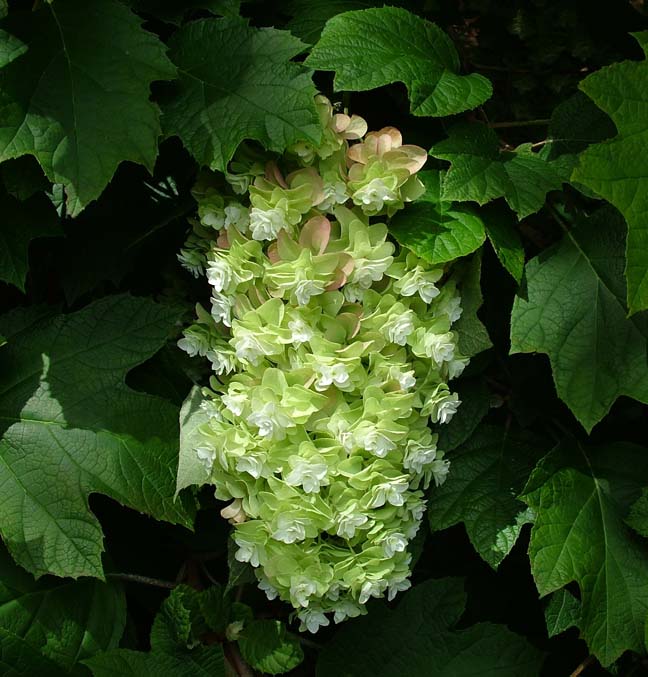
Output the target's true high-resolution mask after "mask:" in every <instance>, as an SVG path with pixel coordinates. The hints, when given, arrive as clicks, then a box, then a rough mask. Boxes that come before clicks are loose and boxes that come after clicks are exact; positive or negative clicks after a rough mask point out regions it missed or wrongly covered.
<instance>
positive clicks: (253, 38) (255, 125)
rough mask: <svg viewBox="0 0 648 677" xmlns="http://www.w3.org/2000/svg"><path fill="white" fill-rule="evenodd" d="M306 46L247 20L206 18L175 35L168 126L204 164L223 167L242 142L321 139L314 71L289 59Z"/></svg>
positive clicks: (278, 147)
mask: <svg viewBox="0 0 648 677" xmlns="http://www.w3.org/2000/svg"><path fill="white" fill-rule="evenodd" d="M304 48H305V45H304V43H302V42H301V41H300V40H298V39H297V38H295V37H294V36H292V35H291V34H290V33H288V32H287V31H278V30H275V29H274V28H264V29H258V28H252V27H250V26H248V25H247V23H246V22H245V21H244V20H243V19H205V20H202V21H194V22H192V23H190V24H188V25H187V26H184V27H183V28H181V29H180V30H179V31H178V32H177V33H176V34H175V35H174V36H173V39H172V40H171V43H170V50H171V51H170V53H171V58H172V59H173V61H174V62H175V64H176V65H177V66H178V72H179V77H180V83H179V86H178V88H177V92H176V95H175V96H174V97H173V98H172V99H171V100H170V101H168V102H167V104H166V106H165V108H164V113H165V116H164V123H165V130H166V133H167V134H168V135H174V134H175V135H177V136H179V137H180V138H181V139H182V141H183V143H184V144H185V146H186V147H187V149H188V150H189V151H190V152H191V153H192V155H193V156H194V157H195V158H196V160H198V162H199V163H200V164H201V165H207V166H208V167H210V168H211V169H218V170H221V171H223V170H225V167H226V166H227V163H228V162H229V161H230V159H231V158H232V155H233V154H234V151H235V150H236V148H237V146H238V145H239V144H240V143H241V141H243V140H244V139H254V140H256V141H259V142H261V143H262V144H263V145H264V146H265V147H266V148H268V149H269V150H273V151H282V150H284V149H285V148H286V147H287V146H289V145H291V144H293V143H295V142H297V141H299V140H307V141H313V142H317V141H318V140H319V138H320V136H321V128H320V125H319V118H318V116H317V112H316V110H315V103H314V97H315V87H314V85H313V82H312V80H311V77H310V72H309V71H307V70H306V69H305V68H304V67H303V66H302V65H300V64H297V63H293V62H292V61H291V59H292V58H293V57H294V56H296V55H297V54H299V53H300V52H302V51H303V49H304Z"/></svg>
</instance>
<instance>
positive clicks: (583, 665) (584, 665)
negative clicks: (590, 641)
mask: <svg viewBox="0 0 648 677" xmlns="http://www.w3.org/2000/svg"><path fill="white" fill-rule="evenodd" d="M594 661H596V658H595V657H594V656H593V655H592V654H590V655H589V656H588V657H587V658H586V659H585V660H584V661H582V662H581V663H580V664H579V665H578V666H577V667H576V669H575V670H574V672H572V673H571V675H569V677H578V676H579V675H580V674H581V673H582V672H584V671H585V670H586V669H587V668H588V667H589V666H590V665H592V663H594Z"/></svg>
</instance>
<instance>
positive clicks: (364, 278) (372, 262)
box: [349, 256, 394, 289]
mask: <svg viewBox="0 0 648 677" xmlns="http://www.w3.org/2000/svg"><path fill="white" fill-rule="evenodd" d="M393 261H394V257H393V256H385V258H383V259H360V258H359V259H356V260H355V262H354V267H353V272H352V273H351V277H350V278H349V282H351V283H352V284H356V285H358V286H359V287H361V288H362V289H369V287H371V285H372V284H373V283H374V282H380V280H382V279H383V276H384V275H385V271H386V270H387V269H388V268H389V266H391V264H392V263H393Z"/></svg>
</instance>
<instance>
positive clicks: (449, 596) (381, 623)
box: [317, 578, 542, 677]
mask: <svg viewBox="0 0 648 677" xmlns="http://www.w3.org/2000/svg"><path fill="white" fill-rule="evenodd" d="M465 602H466V597H465V594H464V592H463V583H462V581H461V580H459V579H454V578H445V579H441V580H429V581H426V582H425V583H422V584H421V585H419V586H417V587H415V588H413V589H412V590H410V591H409V592H408V593H406V594H405V595H404V597H403V598H402V600H401V601H400V603H399V605H398V607H397V608H396V610H395V611H390V610H389V609H388V608H387V607H386V606H384V605H382V606H375V607H374V609H373V611H372V612H371V613H370V614H369V615H368V616H365V617H363V618H359V619H357V620H353V621H349V622H347V623H346V624H345V625H344V626H343V627H342V628H341V629H340V630H339V632H338V633H337V635H335V637H334V638H333V640H332V642H331V643H330V644H328V645H327V646H326V647H325V648H324V650H323V651H322V653H321V654H320V659H319V662H318V665H317V675H318V677H329V675H330V676H331V677H392V676H393V677H402V676H403V675H407V677H430V675H434V677H468V676H470V677H474V676H475V675H480V677H533V676H534V675H538V674H539V671H540V665H541V662H542V654H541V653H540V652H539V651H538V650H537V649H535V648H534V647H532V646H531V645H530V644H528V643H527V642H526V640H524V639H522V638H521V637H520V636H519V635H516V634H514V633H512V632H510V631H509V630H508V629H507V628H505V627H504V626H502V625H493V624H491V623H477V624H476V625H473V626H471V627H469V628H467V629H465V630H455V629H454V626H455V625H456V624H457V622H458V621H459V618H460V617H461V614H462V613H463V610H464V606H465Z"/></svg>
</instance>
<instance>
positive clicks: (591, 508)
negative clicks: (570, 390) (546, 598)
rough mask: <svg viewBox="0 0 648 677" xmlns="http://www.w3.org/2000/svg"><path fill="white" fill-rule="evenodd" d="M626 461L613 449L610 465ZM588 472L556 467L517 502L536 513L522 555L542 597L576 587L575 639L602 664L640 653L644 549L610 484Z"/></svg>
mask: <svg viewBox="0 0 648 677" xmlns="http://www.w3.org/2000/svg"><path fill="white" fill-rule="evenodd" d="M581 452H582V453H583V455H584V456H585V457H586V458H587V451H586V450H584V449H581ZM608 454H609V452H608ZM631 459H632V456H631V457H630V458H628V459H624V458H623V456H620V455H619V451H617V456H616V459H615V462H616V463H619V464H624V463H630V462H632V460H631ZM587 467H588V469H589V472H587V471H586V472H587V474H585V473H583V472H581V471H579V470H575V469H573V468H561V469H558V470H557V472H555V473H554V474H550V473H548V474H549V477H548V478H546V476H545V479H546V481H544V482H543V483H541V481H540V480H539V479H538V478H533V477H532V479H531V482H532V484H535V485H536V487H537V488H534V489H533V490H532V491H530V492H528V493H526V494H525V496H524V497H523V498H524V500H525V501H526V503H527V504H528V505H529V506H530V507H531V508H532V509H533V510H534V512H535V515H536V518H535V523H534V526H533V529H532V532H531V543H530V545H529V557H530V559H531V568H532V572H533V576H534V578H535V581H536V585H537V586H538V591H539V592H540V594H541V595H546V594H548V593H550V592H553V591H555V590H558V589H560V588H561V587H563V586H564V585H567V584H568V583H570V582H572V581H576V582H577V583H578V584H579V586H580V589H581V597H582V614H581V620H580V629H581V633H582V636H583V638H584V639H585V641H586V642H587V643H588V646H589V648H590V650H591V651H592V652H593V653H594V654H595V655H596V657H597V658H598V659H599V660H600V661H601V663H602V664H603V665H609V664H610V663H612V662H613V661H614V660H616V659H617V658H618V657H619V656H620V655H621V654H622V653H623V652H624V651H626V650H628V649H630V650H633V651H642V650H643V639H644V623H645V619H646V614H648V573H647V572H648V550H647V549H646V548H645V546H644V545H643V544H640V543H638V542H637V541H636V540H635V539H634V538H633V537H632V535H631V533H630V531H629V529H628V528H627V527H626V526H625V525H624V523H623V513H624V512H625V509H626V508H625V506H623V505H622V504H620V503H619V502H618V500H617V496H615V493H614V491H613V485H614V483H615V479H614V478H611V477H608V476H607V475H606V474H605V472H604V470H603V469H601V468H598V467H597V466H596V464H595V463H593V462H588V463H587ZM543 474H544V472H543ZM644 474H645V469H644ZM637 479H638V481H641V479H640V478H637ZM643 479H644V481H645V477H644V478H643ZM538 485H539V486H538Z"/></svg>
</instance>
